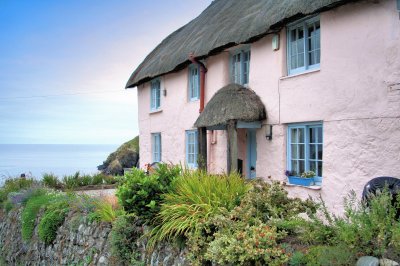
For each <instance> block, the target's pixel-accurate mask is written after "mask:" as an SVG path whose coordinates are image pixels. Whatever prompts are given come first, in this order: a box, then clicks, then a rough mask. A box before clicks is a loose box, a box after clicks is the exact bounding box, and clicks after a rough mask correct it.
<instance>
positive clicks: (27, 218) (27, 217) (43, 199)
mask: <svg viewBox="0 0 400 266" xmlns="http://www.w3.org/2000/svg"><path fill="white" fill-rule="evenodd" d="M54 197H55V196H54V195H53V194H46V193H38V194H36V195H34V196H32V197H31V198H30V199H29V200H28V201H27V203H26V206H25V208H24V209H23V211H22V215H21V219H22V229H21V231H22V238H23V239H24V240H27V241H28V240H30V239H31V238H32V235H33V231H34V229H35V220H36V217H37V214H38V212H39V211H40V209H41V207H43V206H45V205H47V204H49V203H50V202H51V201H52V200H53V199H54Z"/></svg>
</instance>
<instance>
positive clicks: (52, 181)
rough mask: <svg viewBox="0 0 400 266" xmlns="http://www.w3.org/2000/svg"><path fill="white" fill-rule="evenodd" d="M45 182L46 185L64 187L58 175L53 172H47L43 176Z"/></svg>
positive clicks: (57, 187) (55, 187) (56, 187)
mask: <svg viewBox="0 0 400 266" xmlns="http://www.w3.org/2000/svg"><path fill="white" fill-rule="evenodd" d="M42 181H43V184H44V185H45V186H46V187H49V188H54V189H60V188H62V184H61V182H60V181H59V180H58V177H57V176H56V175H54V174H53V173H45V174H43V178H42Z"/></svg>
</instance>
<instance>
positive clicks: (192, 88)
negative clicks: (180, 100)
mask: <svg viewBox="0 0 400 266" xmlns="http://www.w3.org/2000/svg"><path fill="white" fill-rule="evenodd" d="M199 73H200V69H199V66H198V65H190V66H189V101H196V100H198V99H199V95H200V75H199Z"/></svg>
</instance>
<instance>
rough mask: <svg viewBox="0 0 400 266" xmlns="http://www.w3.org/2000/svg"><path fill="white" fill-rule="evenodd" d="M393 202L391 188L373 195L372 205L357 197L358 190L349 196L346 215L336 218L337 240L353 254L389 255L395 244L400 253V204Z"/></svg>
mask: <svg viewBox="0 0 400 266" xmlns="http://www.w3.org/2000/svg"><path fill="white" fill-rule="evenodd" d="M392 202H393V201H392V195H391V194H390V193H389V192H388V191H387V190H384V191H383V192H381V193H379V194H378V195H377V196H373V197H371V200H370V204H369V206H367V205H365V204H364V203H362V202H360V201H358V200H356V194H355V193H354V191H353V192H352V193H350V195H349V196H348V197H347V198H346V199H345V217H344V218H337V219H336V221H335V230H336V241H337V242H338V243H339V244H343V245H344V246H346V247H347V248H348V249H349V250H351V251H352V252H353V253H361V254H362V253H364V254H366V255H373V256H377V257H386V255H387V251H388V249H389V248H390V247H394V248H395V250H396V249H397V252H396V253H397V254H396V255H400V244H399V242H398V241H397V240H398V237H399V232H400V221H398V220H397V219H396V212H397V208H398V207H400V206H398V203H397V204H396V205H395V206H393V205H392ZM397 202H399V201H397Z"/></svg>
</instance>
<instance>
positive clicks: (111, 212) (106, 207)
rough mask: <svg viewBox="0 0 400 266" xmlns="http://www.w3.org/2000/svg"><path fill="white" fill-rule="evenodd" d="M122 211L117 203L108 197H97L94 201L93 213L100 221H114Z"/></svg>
mask: <svg viewBox="0 0 400 266" xmlns="http://www.w3.org/2000/svg"><path fill="white" fill-rule="evenodd" d="M122 212H123V211H122V210H121V208H120V207H119V206H118V204H117V203H115V202H113V201H112V200H111V199H110V198H104V199H98V201H96V203H95V211H94V213H95V214H96V215H97V217H98V218H99V220H100V221H103V222H109V223H111V222H113V221H115V220H116V219H117V217H118V215H121V214H122Z"/></svg>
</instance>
